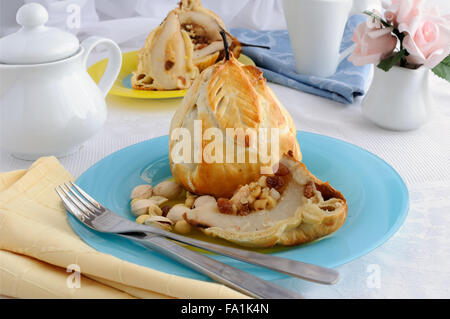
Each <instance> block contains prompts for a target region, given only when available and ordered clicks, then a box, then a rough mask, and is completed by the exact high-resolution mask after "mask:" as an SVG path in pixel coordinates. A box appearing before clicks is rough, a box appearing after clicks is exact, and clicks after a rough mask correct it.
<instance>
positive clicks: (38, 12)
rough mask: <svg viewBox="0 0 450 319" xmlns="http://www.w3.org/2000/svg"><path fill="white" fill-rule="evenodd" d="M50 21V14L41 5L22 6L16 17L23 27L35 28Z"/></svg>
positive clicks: (29, 4)
mask: <svg viewBox="0 0 450 319" xmlns="http://www.w3.org/2000/svg"><path fill="white" fill-rule="evenodd" d="M47 20H48V12H47V10H46V9H45V8H44V6H42V5H41V4H39V3H34V2H33V3H28V4H26V5H24V6H22V7H21V8H20V9H19V10H18V11H17V15H16V21H17V23H18V24H20V25H21V26H23V27H28V28H33V27H38V26H41V25H43V24H44V23H46V22H47Z"/></svg>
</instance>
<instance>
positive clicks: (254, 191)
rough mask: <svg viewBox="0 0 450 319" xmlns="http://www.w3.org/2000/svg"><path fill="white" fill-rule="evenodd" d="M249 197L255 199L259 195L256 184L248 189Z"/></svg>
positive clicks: (259, 188)
mask: <svg viewBox="0 0 450 319" xmlns="http://www.w3.org/2000/svg"><path fill="white" fill-rule="evenodd" d="M250 195H251V196H252V197H254V198H257V197H258V196H259V195H261V186H260V185H259V184H256V185H255V186H254V187H250Z"/></svg>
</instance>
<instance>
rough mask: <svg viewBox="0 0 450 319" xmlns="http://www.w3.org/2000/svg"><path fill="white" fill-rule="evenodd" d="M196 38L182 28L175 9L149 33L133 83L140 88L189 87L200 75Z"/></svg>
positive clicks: (165, 88) (171, 88)
mask: <svg viewBox="0 0 450 319" xmlns="http://www.w3.org/2000/svg"><path fill="white" fill-rule="evenodd" d="M192 54H193V47H192V41H191V40H190V39H189V36H188V34H187V32H186V31H184V30H182V29H181V25H180V21H179V19H178V15H177V13H176V12H174V11H171V12H170V13H169V15H168V16H167V18H166V19H165V20H164V21H163V23H162V24H161V25H160V26H159V27H157V28H156V29H155V30H153V31H152V32H151V33H150V35H149V36H148V38H147V40H146V42H145V46H144V47H143V48H142V49H141V50H140V51H139V63H138V67H137V71H136V72H134V73H133V76H132V78H131V84H132V87H133V88H134V89H140V90H175V89H187V88H188V87H190V86H191V84H192V82H193V80H194V79H195V77H196V76H197V75H198V72H199V71H198V68H197V67H196V66H195V65H194V64H193V63H192Z"/></svg>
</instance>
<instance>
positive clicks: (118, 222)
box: [63, 182, 339, 284]
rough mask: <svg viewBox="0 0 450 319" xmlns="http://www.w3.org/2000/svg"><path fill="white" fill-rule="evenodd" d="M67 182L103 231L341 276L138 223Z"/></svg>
mask: <svg viewBox="0 0 450 319" xmlns="http://www.w3.org/2000/svg"><path fill="white" fill-rule="evenodd" d="M65 186H66V187H67V189H68V190H70V192H71V194H72V196H75V198H76V199H77V200H78V201H80V202H81V203H82V204H83V207H84V208H85V209H90V210H93V211H94V212H95V213H96V214H97V215H99V216H98V218H96V219H95V220H94V221H92V225H89V224H88V226H89V227H91V228H94V229H97V230H100V231H102V232H106V233H131V232H132V233H137V232H144V233H150V234H156V235H160V236H164V237H166V238H170V239H173V240H176V241H178V242H182V243H185V244H188V245H191V246H194V247H198V248H202V249H205V250H207V251H211V252H215V253H218V254H221V255H225V256H228V257H230V258H234V259H237V260H241V261H244V262H247V263H251V264H254V265H258V266H262V267H265V268H267V269H271V270H275V271H277V272H281V273H284V274H286V275H289V276H293V277H297V278H301V279H304V280H308V281H312V282H316V283H320V284H335V283H336V282H337V281H338V279H339V273H338V272H337V271H336V270H334V269H329V268H325V267H321V266H316V265H312V264H308V263H304V262H300V261H295V260H290V259H286V258H281V257H276V256H271V255H265V254H261V253H257V252H253V251H248V250H243V249H237V248H232V247H225V246H221V245H215V244H211V243H208V242H204V241H200V240H196V239H192V238H189V237H186V236H181V235H178V234H176V233H172V232H168V231H165V230H163V229H160V228H156V227H152V226H147V225H140V224H137V223H136V222H134V221H130V220H128V219H126V218H124V217H122V216H120V215H118V214H116V213H114V212H112V211H111V210H109V209H108V208H106V207H104V206H102V205H100V204H99V203H98V202H97V201H96V200H95V199H93V198H92V197H91V196H90V195H89V194H87V193H86V192H85V191H84V190H83V189H81V188H80V187H79V186H78V185H76V184H73V183H72V182H70V185H67V184H65ZM72 187H73V188H75V189H76V190H77V191H78V193H77V192H75V191H73V189H72ZM63 190H64V189H63ZM79 194H81V195H82V196H80V195H79ZM100 215H101V216H100Z"/></svg>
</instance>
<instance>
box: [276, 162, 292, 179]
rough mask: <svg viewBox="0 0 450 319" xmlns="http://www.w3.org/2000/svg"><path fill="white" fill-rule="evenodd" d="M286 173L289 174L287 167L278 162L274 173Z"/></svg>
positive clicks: (283, 174) (280, 174)
mask: <svg viewBox="0 0 450 319" xmlns="http://www.w3.org/2000/svg"><path fill="white" fill-rule="evenodd" d="M287 174H289V168H288V167H287V166H286V165H284V164H281V163H278V169H277V171H276V172H275V175H277V176H286V175H287Z"/></svg>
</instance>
